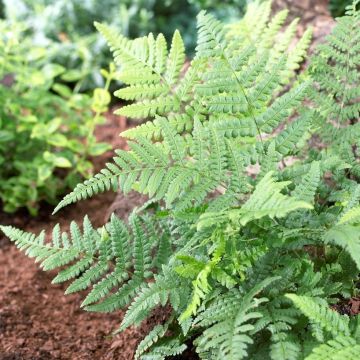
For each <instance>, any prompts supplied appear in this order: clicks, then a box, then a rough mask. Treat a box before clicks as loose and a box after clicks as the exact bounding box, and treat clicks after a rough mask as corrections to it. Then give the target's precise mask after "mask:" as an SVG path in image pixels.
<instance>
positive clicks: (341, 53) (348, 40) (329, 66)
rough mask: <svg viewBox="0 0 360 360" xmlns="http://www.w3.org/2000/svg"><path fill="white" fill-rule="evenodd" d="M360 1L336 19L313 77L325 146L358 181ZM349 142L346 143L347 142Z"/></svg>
mask: <svg viewBox="0 0 360 360" xmlns="http://www.w3.org/2000/svg"><path fill="white" fill-rule="evenodd" d="M358 4H359V1H355V2H354V3H353V4H352V5H350V6H347V8H346V9H347V11H346V15H345V16H344V17H341V18H339V19H337V25H336V26H335V28H334V29H333V31H332V33H331V35H329V36H328V37H327V39H326V42H325V43H323V44H321V45H319V47H318V49H317V53H316V56H314V57H313V60H312V65H311V69H310V73H311V75H312V76H313V78H314V80H315V87H314V89H313V90H312V92H311V98H312V100H313V101H314V102H315V103H316V107H315V109H314V112H315V116H316V118H317V121H318V123H320V124H321V131H320V132H319V135H320V136H321V139H322V141H323V142H324V143H325V144H324V145H328V146H329V145H330V147H331V148H332V149H333V151H334V152H335V153H337V154H341V156H342V158H343V159H344V160H345V161H346V162H347V163H349V164H351V165H352V166H353V167H352V169H351V172H352V173H353V175H355V176H357V177H359V175H360V168H359V165H358V164H357V161H356V158H357V157H358V147H359V135H360V132H359V129H360V127H359V122H358V119H359V116H360V102H359V98H360V72H359V71H360V34H359V27H360V11H356V6H357V5H358ZM345 139H346V140H345Z"/></svg>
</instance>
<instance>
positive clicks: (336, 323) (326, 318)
mask: <svg viewBox="0 0 360 360" xmlns="http://www.w3.org/2000/svg"><path fill="white" fill-rule="evenodd" d="M286 297H287V298H289V299H290V300H291V301H292V302H293V303H294V304H295V306H296V307H298V308H299V309H300V311H301V312H302V313H303V314H304V315H305V316H306V317H308V318H309V320H310V321H312V322H314V323H316V324H318V325H320V326H321V327H322V328H324V329H325V330H326V331H328V332H330V333H331V334H332V335H333V336H334V337H336V336H339V335H344V336H349V335H350V330H349V318H348V317H347V316H345V315H340V314H339V313H337V312H336V311H335V310H331V309H330V308H328V307H327V306H324V305H323V304H320V303H319V302H318V301H315V300H314V299H313V298H311V297H308V296H299V295H295V294H286Z"/></svg>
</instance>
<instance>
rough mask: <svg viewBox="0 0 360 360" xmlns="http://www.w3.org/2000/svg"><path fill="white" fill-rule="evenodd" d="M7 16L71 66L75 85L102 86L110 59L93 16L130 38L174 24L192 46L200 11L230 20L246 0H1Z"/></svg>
mask: <svg viewBox="0 0 360 360" xmlns="http://www.w3.org/2000/svg"><path fill="white" fill-rule="evenodd" d="M2 1H3V4H4V9H3V13H4V16H5V17H6V18H7V19H9V20H10V21H11V22H21V23H23V24H25V26H26V28H27V31H26V33H27V35H29V36H31V38H32V41H33V43H34V44H35V45H40V46H43V47H46V48H47V49H48V52H49V54H48V56H49V59H51V60H52V61H55V62H56V63H58V64H61V65H63V66H66V68H67V69H72V71H70V72H68V73H67V76H64V77H63V81H67V82H70V83H74V86H75V91H77V92H78V91H86V90H89V89H91V88H93V87H94V86H102V85H103V79H102V77H101V76H100V72H99V70H100V69H101V68H102V67H103V66H106V64H108V63H109V62H110V60H111V56H110V53H109V51H108V48H107V46H106V43H105V41H104V39H103V38H102V37H101V36H100V34H98V32H97V31H96V30H95V28H94V26H93V23H94V21H98V22H106V23H108V24H110V25H113V26H114V27H116V29H117V30H120V31H121V33H122V34H123V35H125V36H128V37H130V38H136V37H139V36H142V35H145V34H148V33H149V32H154V33H159V32H162V33H163V34H164V35H165V37H166V38H167V40H170V39H171V36H172V34H173V32H174V30H175V29H179V30H180V31H181V33H182V34H184V41H185V45H186V46H187V49H188V51H190V53H191V51H192V50H194V48H195V43H196V21H195V19H196V15H197V13H198V12H199V11H200V10H201V9H204V8H205V9H208V10H209V11H211V12H213V13H215V14H216V15H217V17H219V18H221V19H223V20H226V21H231V20H232V19H238V18H239V17H240V16H242V14H243V12H244V9H245V6H246V1H247V0H223V1H219V0H165V1H164V0H123V1H119V0H102V1H98V0H71V1H69V0H37V1H33V0H2Z"/></svg>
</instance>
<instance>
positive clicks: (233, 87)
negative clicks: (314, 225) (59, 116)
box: [55, 3, 310, 211]
mask: <svg viewBox="0 0 360 360" xmlns="http://www.w3.org/2000/svg"><path fill="white" fill-rule="evenodd" d="M258 6H259V9H263V8H264V7H266V8H267V7H269V3H265V4H262V5H258ZM261 11H263V10H261ZM268 18H269V14H268V13H266V14H265V15H264V18H263V29H264V32H263V35H261V36H260V38H259V40H258V41H257V42H256V43H253V42H252V41H249V39H248V38H245V39H243V41H241V37H239V36H238V35H237V32H236V31H235V30H231V31H230V30H229V29H228V28H226V27H224V26H223V24H221V23H220V22H219V21H218V20H216V19H215V18H213V17H212V16H211V15H208V14H206V13H205V12H201V13H200V14H199V16H198V29H199V38H198V45H197V48H196V55H195V58H194V60H193V61H192V62H191V64H190V65H189V66H188V67H187V69H186V70H184V72H183V74H181V67H182V66H183V63H184V46H183V44H182V40H181V37H180V35H179V33H178V32H175V34H174V37H173V41H172V44H171V49H170V52H169V54H168V50H167V47H166V44H165V42H164V39H163V37H162V35H159V36H158V37H157V38H156V39H154V36H153V35H152V34H150V35H149V36H148V37H144V38H141V39H138V40H134V41H130V40H128V39H125V38H124V37H123V36H121V35H117V34H116V33H115V32H114V31H113V30H112V29H110V28H108V27H107V26H105V25H100V24H97V27H98V29H99V30H100V32H102V33H103V35H104V36H105V38H106V39H107V40H108V42H109V44H110V47H111V49H112V51H113V52H114V56H115V60H116V61H117V63H118V64H119V65H120V67H121V72H120V74H119V78H120V79H122V80H123V81H124V83H126V84H128V86H127V87H125V88H123V89H121V90H119V91H118V92H116V94H117V95H118V96H119V97H120V98H122V99H125V100H128V99H132V100H136V101H135V103H133V104H131V105H128V106H125V107H123V108H121V109H120V110H119V113H120V114H122V115H125V116H130V117H135V118H145V119H147V118H155V119H154V120H153V121H148V122H146V123H145V124H143V125H140V126H138V127H136V128H134V129H130V130H127V131H125V132H124V133H123V134H122V135H123V136H125V137H128V138H130V139H132V140H131V141H129V146H130V148H131V151H130V152H128V151H126V152H125V151H121V150H120V151H117V156H116V157H115V158H114V162H115V163H113V164H108V165H107V168H106V169H104V170H102V171H101V173H99V174H98V175H96V176H95V177H94V178H92V179H90V180H89V181H87V182H85V183H84V184H81V185H79V186H78V187H77V188H75V190H74V191H73V193H71V194H69V195H68V196H66V197H65V199H64V200H63V201H62V202H61V203H60V204H59V205H58V207H57V208H56V209H55V211H57V210H59V209H60V208H61V207H63V206H66V205H68V204H70V203H72V202H74V201H77V200H80V199H85V198H87V197H89V196H92V195H93V194H96V193H99V192H102V191H105V190H109V189H110V188H112V189H114V190H115V189H117V188H118V187H120V188H121V190H122V191H124V192H125V193H126V192H128V191H130V190H131V189H136V190H137V191H139V192H141V193H144V194H147V195H149V197H150V198H152V197H154V199H155V200H160V199H165V201H166V204H167V207H168V208H170V207H171V208H175V209H176V210H178V211H182V210H185V209H187V208H189V207H191V206H196V205H199V204H201V202H202V201H203V200H204V198H205V197H206V196H207V194H209V193H211V192H213V191H214V190H215V189H217V188H218V187H219V186H221V187H222V188H223V189H224V192H225V194H224V197H223V198H222V200H221V201H220V200H217V201H216V203H215V204H214V205H213V207H214V208H218V207H223V206H224V205H225V204H226V203H227V202H229V201H230V202H232V201H233V200H236V199H234V195H233V194H234V193H235V192H238V193H239V192H242V191H244V190H245V191H246V190H247V185H246V181H244V180H243V177H244V174H245V173H246V172H245V168H246V166H248V165H249V164H250V163H251V162H252V163H254V162H259V163H260V164H261V165H263V164H264V166H266V167H267V169H266V171H269V170H272V168H271V166H272V165H271V164H273V163H274V161H272V163H271V164H269V161H268V158H269V156H271V158H272V159H275V162H276V161H277V160H278V159H279V157H280V156H281V155H289V154H291V153H292V151H293V149H294V146H295V144H296V143H297V142H298V141H299V140H300V139H301V138H302V136H303V135H304V131H305V130H306V129H307V128H308V127H309V124H310V122H309V121H307V120H304V121H300V120H299V121H298V122H296V124H292V125H290V126H289V128H286V129H285V130H284V132H283V133H282V136H281V137H278V138H277V140H275V139H273V141H271V140H270V139H269V140H268V141H267V142H266V143H265V141H264V139H263V138H264V137H265V136H268V135H267V134H271V133H272V131H273V130H274V129H275V128H277V127H278V126H279V125H280V124H281V123H283V122H284V121H285V120H286V119H288V117H289V115H290V114H292V113H293V112H294V109H295V108H296V106H297V105H299V104H300V102H301V101H302V99H303V98H304V96H305V94H306V89H307V88H308V82H302V83H301V82H299V83H298V84H296V85H295V86H292V88H291V89H290V90H289V91H287V92H285V93H284V94H283V95H280V94H279V92H280V91H281V90H282V89H283V88H284V84H287V83H288V80H287V79H288V78H289V74H291V75H294V69H295V68H296V67H297V66H296V65H295V64H299V62H301V61H302V58H303V55H304V51H305V49H306V47H307V45H308V43H309V38H310V32H306V33H305V34H304V37H303V38H302V39H301V40H300V42H299V43H298V46H297V47H295V48H294V49H293V50H292V51H290V50H289V45H290V41H291V40H292V39H293V36H294V31H293V30H291V31H289V30H286V31H285V33H284V35H283V36H282V37H280V38H281V40H277V36H278V34H279V32H280V28H281V25H282V24H283V22H284V21H285V13H283V14H282V15H281V16H278V17H276V18H275V19H274V20H273V21H272V22H268ZM242 22H244V24H245V25H246V26H250V25H251V23H250V21H249V19H248V18H245V19H244V20H243V21H242ZM242 22H241V23H242ZM245 25H244V26H245ZM280 34H281V32H280ZM240 35H241V33H240ZM250 40H251V39H250ZM276 44H278V46H276ZM167 54H168V55H167ZM134 74H137V76H134ZM139 74H141V76H139ZM284 74H286V76H285V75H284ZM284 76H285V77H284ZM255 143H256V146H254V144H255ZM265 164H266V165H265ZM266 171H265V172H266Z"/></svg>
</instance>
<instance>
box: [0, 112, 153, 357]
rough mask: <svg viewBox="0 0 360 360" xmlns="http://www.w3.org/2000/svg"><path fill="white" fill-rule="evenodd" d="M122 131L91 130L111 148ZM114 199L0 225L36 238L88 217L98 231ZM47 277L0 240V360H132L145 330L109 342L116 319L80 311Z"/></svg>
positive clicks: (121, 123) (113, 127)
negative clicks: (35, 235) (34, 234)
mask: <svg viewBox="0 0 360 360" xmlns="http://www.w3.org/2000/svg"><path fill="white" fill-rule="evenodd" d="M127 126H128V124H126V120H125V119H123V118H118V117H115V116H111V115H109V116H108V121H107V123H106V124H105V125H103V126H101V127H100V128H99V129H98V130H97V134H98V137H99V140H101V141H107V142H110V143H111V144H113V146H114V148H118V147H124V142H123V140H122V139H121V138H119V136H118V134H119V133H120V132H121V131H122V130H124V129H125V128H126V127H127ZM111 156H112V152H108V153H107V154H105V155H104V156H102V157H101V158H100V159H96V160H95V166H96V168H97V170H98V169H100V168H101V167H102V166H103V165H104V163H105V162H106V161H108V160H109V159H110V158H111ZM115 197H116V194H114V193H106V194H102V195H99V196H96V197H94V198H93V199H90V200H87V201H82V202H79V203H77V204H76V205H73V206H69V207H67V208H65V209H64V210H62V211H60V213H58V214H56V215H55V216H50V215H49V214H50V213H51V210H52V208H51V207H50V206H46V205H45V206H44V207H43V208H42V209H41V211H40V214H39V216H38V217H37V218H36V219H35V218H31V217H29V215H28V214H27V213H26V212H25V211H23V212H19V213H17V214H15V215H11V216H9V215H6V214H4V213H0V223H1V224H12V225H15V226H17V227H20V228H22V229H25V230H27V231H33V232H35V233H38V232H39V231H41V230H42V229H46V230H50V229H51V228H52V227H53V226H54V225H55V224H56V223H58V222H59V223H60V224H62V225H63V229H66V228H67V227H68V225H69V220H75V221H77V222H78V223H80V222H81V221H82V218H83V216H84V215H85V214H88V215H89V217H90V219H91V220H92V221H93V223H94V225H95V226H100V225H102V224H103V223H104V219H105V217H106V215H107V213H108V209H109V208H110V207H111V205H112V203H113V201H114V199H115ZM120 208H121V206H120ZM130 208H131V207H129V206H128V204H127V206H126V207H124V208H123V209H124V210H123V211H122V213H121V210H120V212H119V211H118V212H117V213H118V214H119V215H120V216H121V215H125V213H126V212H128V211H129V210H130ZM53 275H54V274H53V273H44V272H42V271H41V270H39V268H38V266H37V265H35V264H34V262H33V261H32V260H31V259H28V258H27V257H26V256H25V255H24V254H23V253H21V252H19V251H18V250H17V249H16V248H15V247H14V246H13V245H11V244H10V243H9V241H8V240H7V239H5V238H4V237H3V236H2V235H1V234H0V360H5V359H6V360H15V359H16V360H20V359H26V360H27V359H29V360H30V359H31V360H40V359H43V360H45V359H62V360H65V359H80V360H81V359H84V360H85V359H89V360H90V359H132V358H133V354H134V349H135V348H136V343H137V342H138V341H139V340H140V339H141V337H142V336H143V334H144V332H145V331H146V330H147V329H146V328H148V327H149V326H150V325H147V324H144V326H143V327H142V328H141V329H136V328H130V329H129V330H127V331H126V332H124V333H122V334H119V335H116V336H111V332H112V331H113V330H114V329H116V328H117V326H118V325H119V324H120V322H121V319H122V313H121V312H115V313H112V314H95V313H87V312H85V311H83V310H81V309H80V308H79V305H80V303H81V299H82V298H83V296H82V295H81V294H75V295H69V296H64V289H65V285H64V286H55V285H51V279H52V277H53ZM154 320H155V319H150V320H149V323H151V322H152V323H154Z"/></svg>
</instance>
